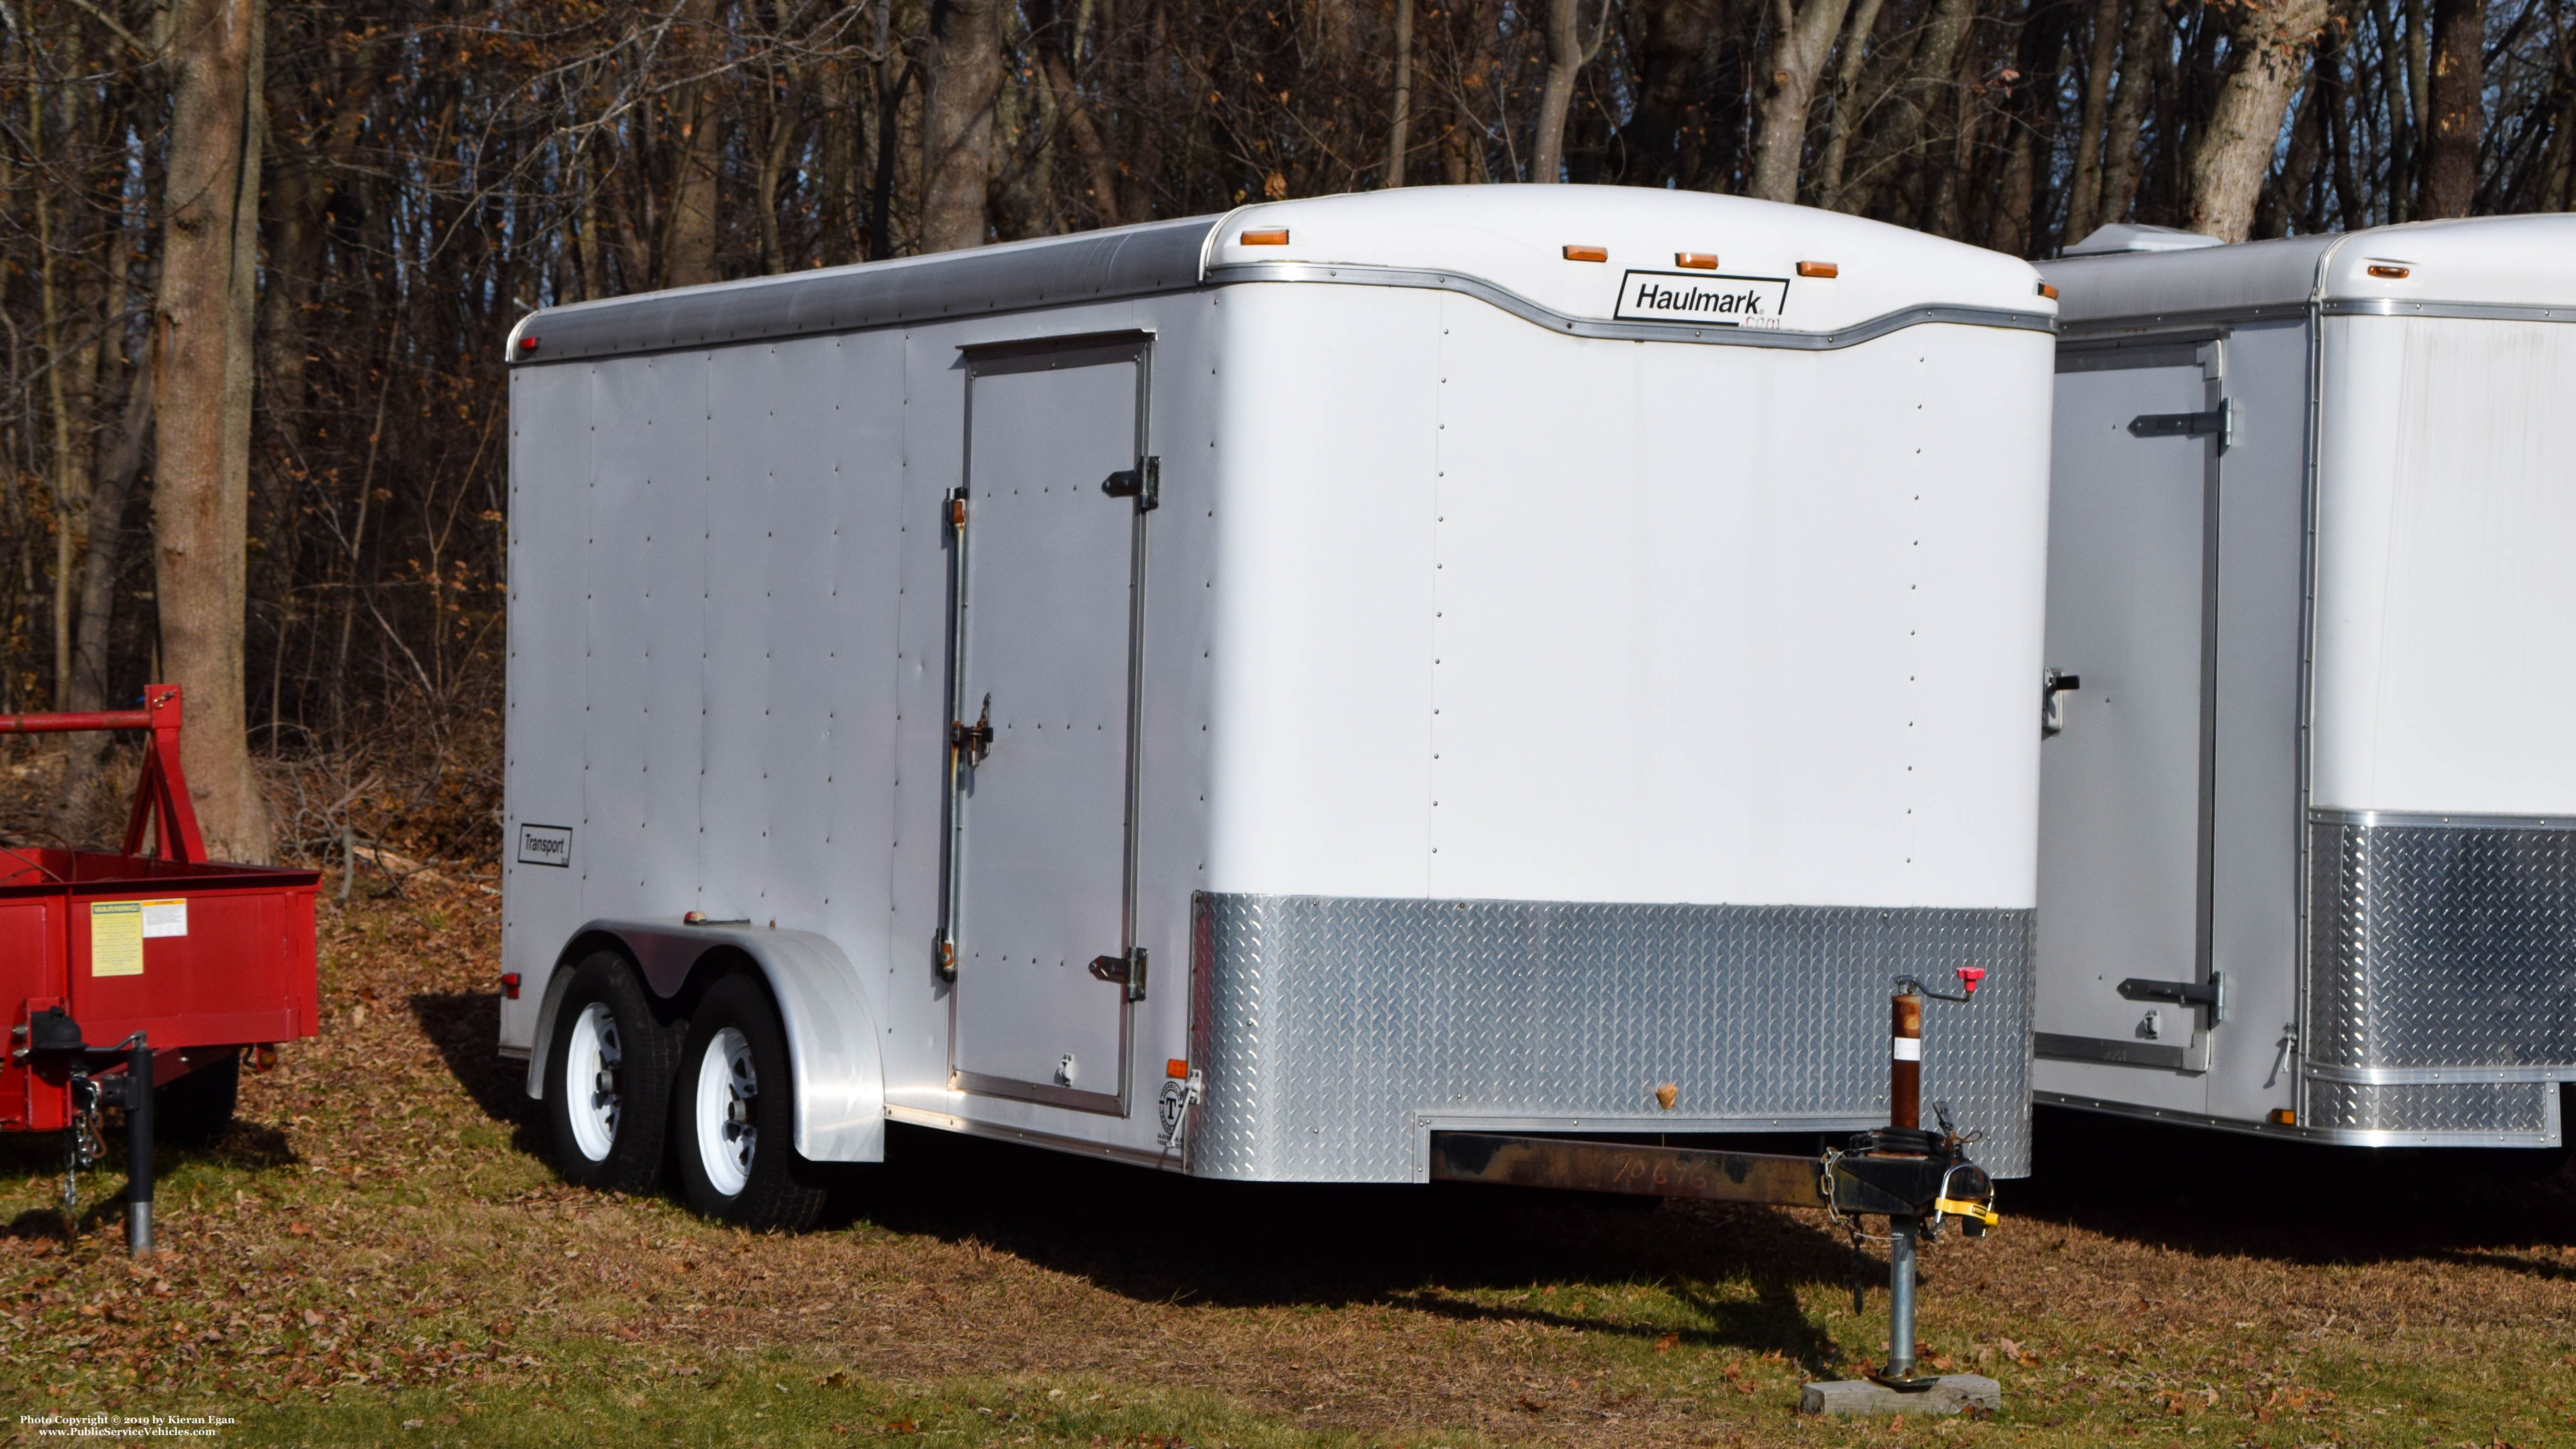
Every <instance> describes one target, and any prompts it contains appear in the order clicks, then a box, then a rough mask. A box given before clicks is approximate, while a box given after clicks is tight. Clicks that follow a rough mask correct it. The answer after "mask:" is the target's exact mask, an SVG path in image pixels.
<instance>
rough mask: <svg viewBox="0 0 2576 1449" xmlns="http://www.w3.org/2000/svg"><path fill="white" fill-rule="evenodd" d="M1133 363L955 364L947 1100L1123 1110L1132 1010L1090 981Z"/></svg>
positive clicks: (1140, 356) (1125, 688)
mask: <svg viewBox="0 0 2576 1449" xmlns="http://www.w3.org/2000/svg"><path fill="white" fill-rule="evenodd" d="M1147 360H1148V354H1147V342H1146V339H1145V338H1144V337H1143V336H1142V335H1141V334H1120V335H1115V336H1110V337H1099V336H1091V337H1084V338H1074V339H1066V340H1064V341H1062V342H1049V343H1040V344H1030V345H1025V346H1009V347H999V348H976V349H971V350H969V352H968V353H967V357H966V368H965V370H966V387H967V405H966V465H965V467H966V476H965V481H964V484H963V485H962V487H961V488H960V489H959V490H958V491H957V493H956V494H954V495H952V497H951V500H950V515H949V519H948V524H949V537H950V542H951V545H952V548H953V552H952V555H951V559H950V588H951V604H952V613H951V616H950V631H951V642H950V649H951V654H950V668H949V678H950V681H951V714H950V719H951V720H952V721H953V723H952V725H951V728H950V739H949V779H950V792H949V829H948V836H947V860H946V877H947V898H946V910H945V916H944V920H943V922H942V928H941V938H940V941H939V942H938V943H937V947H936V949H937V951H938V953H939V956H940V960H941V962H942V965H943V969H952V970H953V972H954V978H955V982H956V986H955V990H954V991H953V992H952V993H951V995H950V1012H951V1017H950V1035H949V1044H950V1045H949V1053H950V1057H949V1065H950V1082H949V1085H950V1086H951V1088H952V1089H955V1090H961V1091H969V1092H980V1093H985V1094H988V1095H995V1096H1006V1097H1017V1098H1022V1099H1026V1100H1033V1101H1041V1102H1049V1103H1053V1104H1055V1105H1058V1106H1066V1107H1074V1108H1079V1109H1082V1110H1086V1111H1097V1112H1120V1113H1123V1112H1124V1111H1125V1110H1126V1102H1127V1090H1126V1089H1127V1078H1128V1063H1127V1056H1128V1016H1129V1009H1128V1001H1129V997H1130V995H1131V994H1132V993H1131V992H1130V991H1129V990H1128V989H1127V987H1126V985H1125V984H1124V983H1123V982H1122V981H1120V980H1117V979H1104V976H1108V977H1111V978H1114V977H1115V976H1116V973H1117V971H1118V969H1119V968H1120V967H1122V966H1123V965H1124V964H1125V963H1128V962H1130V961H1132V960H1133V959H1134V957H1135V952H1134V949H1133V948H1134V940H1133V926H1132V917H1133V910H1132V901H1133V896H1134V891H1135V884H1134V875H1135V868H1134V861H1135V849H1134V847H1135V835H1134V827H1133V816H1134V809H1133V805H1134V799H1135V768H1136V762H1135V749H1134V731H1135V711H1136V697H1137V694H1136V691H1137V678H1136V670H1137V668H1138V661H1139V646H1140V645H1141V643H1142V639H1143V627H1144V612H1143V597H1142V580H1143V566H1144V557H1145V523H1146V519H1147V517H1148V516H1149V512H1150V508H1151V505H1152V503H1153V502H1154V499H1153V497H1152V485H1153V484H1154V483H1155V481H1156V480H1155V476H1154V470H1153V469H1152V467H1151V466H1150V464H1149V461H1148V460H1145V459H1143V458H1142V457H1141V455H1142V453H1143V451H1144V441H1145V417H1144V399H1145V383H1146V367H1147ZM961 505H962V506H961ZM1142 974H1143V972H1142V968H1141V966H1140V967H1139V968H1138V970H1137V975H1138V976H1139V978H1140V983H1139V984H1141V977H1142Z"/></svg>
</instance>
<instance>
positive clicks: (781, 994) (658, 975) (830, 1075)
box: [528, 918, 885, 1162]
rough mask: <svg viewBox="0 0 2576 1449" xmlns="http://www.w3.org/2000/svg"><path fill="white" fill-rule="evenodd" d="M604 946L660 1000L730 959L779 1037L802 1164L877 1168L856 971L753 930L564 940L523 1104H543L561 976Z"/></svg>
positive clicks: (868, 1023) (833, 950)
mask: <svg viewBox="0 0 2576 1449" xmlns="http://www.w3.org/2000/svg"><path fill="white" fill-rule="evenodd" d="M612 942H613V943H614V944H615V945H616V946H618V947H621V948H623V949H624V951H625V953H626V955H627V956H628V957H629V958H630V959H632V960H633V961H634V962H635V964H636V966H637V968H638V969H640V970H641V971H642V972H643V975H644V984H645V986H646V987H647V988H648V989H650V990H651V991H652V993H653V994H654V995H655V996H657V997H660V998H662V999H663V1000H666V1001H667V1000H669V999H670V998H671V997H673V996H675V995H677V994H678V993H679V992H680V990H681V989H682V988H683V987H685V986H686V985H687V984H688V981H689V976H690V973H691V972H693V971H695V970H696V969H697V967H698V964H699V963H700V962H702V961H704V960H705V959H706V958H707V956H708V955H709V954H710V953H713V952H717V951H728V952H740V953H741V954H742V955H743V956H745V957H748V958H749V959H750V961H751V964H752V965H753V967H754V968H756V969H757V970H758V971H759V972H760V976H761V979H762V980H763V981H764V982H766V983H768V986H769V994H770V997H771V998H772V999H773V1000H775V1001H776V1002H777V1003H778V1017H779V1021H780V1024H781V1025H783V1026H785V1027H786V1029H787V1056H788V1061H789V1064H790V1066H791V1067H792V1069H793V1070H794V1072H795V1074H796V1150H797V1152H798V1153H800V1154H801V1155H803V1156H804V1157H805V1158H806V1159H807V1160H808V1161H812V1162H883V1161H884V1160H885V1065H884V1059H883V1056H882V1054H881V1053H880V1051H879V1049H878V1036H879V1033H878V1030H877V1024H876V1016H875V1014H874V1013H873V1012H871V1011H870V1010H869V1009H868V998H867V993H866V991H865V990H864V989H863V988H862V986H861V984H860V981H859V973H858V970H857V968H855V967H853V966H852V965H851V964H850V958H849V957H848V956H847V955H845V954H844V953H843V952H842V950H841V948H840V947H839V946H836V945H834V944H833V943H832V941H831V939H830V938H829V937H826V936H818V935H816V934H814V933H813V932H811V931H781V930H775V929H771V930H754V929H752V928H750V927H748V926H743V925H689V924H687V923H685V922H682V921H679V920H677V919H670V918H665V919H661V920H599V921H592V922H590V923H589V924H587V925H585V926H583V927H582V928H581V929H580V930H579V931H576V932H574V933H573V937H572V940H571V942H570V943H569V944H568V945H567V946H566V947H565V948H564V956H563V959H562V960H561V961H560V962H559V963H558V964H557V965H556V967H555V971H554V974H553V976H552V977H551V978H550V979H549V980H548V981H547V982H546V997H545V1004H544V1005H543V1006H541V1007H540V1008H538V1012H537V1033H536V1040H535V1044H534V1046H533V1048H532V1049H531V1050H530V1051H529V1053H528V1095H529V1096H531V1097H541V1096H543V1095H544V1094H545V1080H546V1049H547V1047H548V1045H549V1044H550V1043H551V1042H552V1041H553V1039H554V1021H555V1008H556V1006H557V1005H558V1004H559V1003H560V1001H561V1000H562V997H563V991H564V986H565V983H567V982H568V981H570V980H571V979H572V972H571V971H570V970H569V969H568V968H569V967H570V966H571V965H572V964H573V963H574V962H575V961H576V960H578V959H579V958H580V957H581V956H584V955H587V954H589V953H590V952H591V951H593V950H596V949H598V948H600V947H601V946H605V945H609V944H611V943H612Z"/></svg>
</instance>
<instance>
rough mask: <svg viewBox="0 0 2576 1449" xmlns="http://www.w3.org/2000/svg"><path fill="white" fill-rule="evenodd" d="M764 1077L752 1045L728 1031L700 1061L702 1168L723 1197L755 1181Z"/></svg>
mask: <svg viewBox="0 0 2576 1449" xmlns="http://www.w3.org/2000/svg"><path fill="white" fill-rule="evenodd" d="M759 1112H760V1077H759V1075H758V1074H757V1073H755V1072H754V1071H753V1070H752V1068H751V1042H750V1040H749V1039H748V1038H746V1037H745V1036H744V1035H743V1034H742V1032H741V1031H740V1030H739V1029H737V1028H734V1027H730V1026H729V1027H726V1028H725V1029H724V1030H722V1031H719V1032H717V1033H716V1034H715V1036H714V1037H713V1038H712V1039H710V1040H709V1041H708V1042H707V1052H706V1055H705V1056H703V1057H700V1058H699V1059H698V1090H697V1115H698V1163H699V1165H700V1166H702V1167H704V1168H705V1169H706V1172H707V1185H708V1186H710V1187H712V1188H714V1189H715V1190H716V1195H717V1196H719V1197H732V1196H733V1195H734V1194H736V1193H739V1192H741V1191H742V1189H743V1186H744V1184H746V1183H748V1182H750V1181H751V1154H752V1152H753V1150H754V1149H756V1148H757V1147H758V1146H759V1145H760V1127H759V1125H758V1121H757V1119H758V1116H759Z"/></svg>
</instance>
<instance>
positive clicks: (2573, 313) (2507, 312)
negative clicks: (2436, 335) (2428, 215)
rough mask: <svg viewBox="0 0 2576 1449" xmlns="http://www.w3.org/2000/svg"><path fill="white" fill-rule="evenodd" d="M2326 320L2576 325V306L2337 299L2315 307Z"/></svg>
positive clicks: (2372, 298)
mask: <svg viewBox="0 0 2576 1449" xmlns="http://www.w3.org/2000/svg"><path fill="white" fill-rule="evenodd" d="M2317 311H2318V312H2319V314H2321V315H2323V316H2327V317H2462V318H2468V319H2471V320H2475V321H2481V322H2576V305H2571V306H2564V307H2523V306H2513V305H2509V304H2507V303H2503V302H2409V301H2405V300H2403V299H2401V298H2397V297H2337V298H2332V299H2330V300H2328V301H2324V302H2320V303H2318V304H2317Z"/></svg>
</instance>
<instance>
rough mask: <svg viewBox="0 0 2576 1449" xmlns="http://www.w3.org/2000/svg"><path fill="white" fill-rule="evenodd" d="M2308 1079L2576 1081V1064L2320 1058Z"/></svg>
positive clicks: (2386, 1083)
mask: <svg viewBox="0 0 2576 1449" xmlns="http://www.w3.org/2000/svg"><path fill="white" fill-rule="evenodd" d="M2308 1080H2310V1081H2312V1082H2350V1083H2358V1084H2360V1085H2362V1086H2368V1087H2414V1086H2428V1085H2431V1084H2433V1083H2436V1082H2576V1066H2548V1067H2534V1066H2514V1067H2338V1066H2332V1065H2329V1064H2326V1063H2323V1062H2319V1063H2315V1064H2312V1065H2310V1066H2309V1068H2308Z"/></svg>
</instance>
